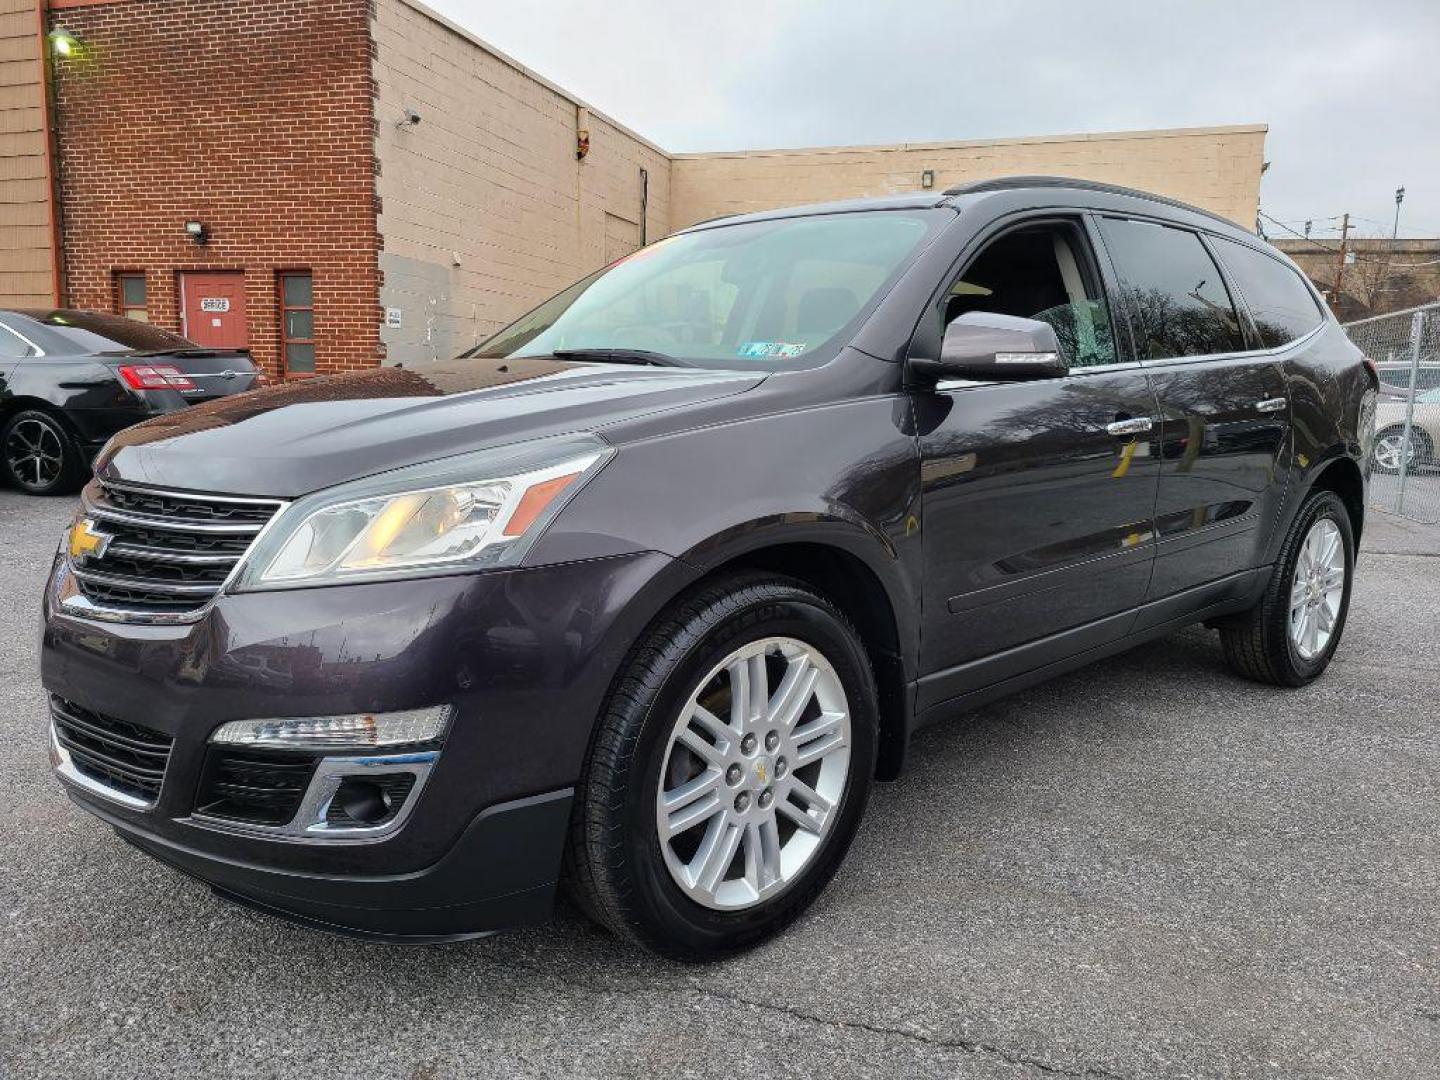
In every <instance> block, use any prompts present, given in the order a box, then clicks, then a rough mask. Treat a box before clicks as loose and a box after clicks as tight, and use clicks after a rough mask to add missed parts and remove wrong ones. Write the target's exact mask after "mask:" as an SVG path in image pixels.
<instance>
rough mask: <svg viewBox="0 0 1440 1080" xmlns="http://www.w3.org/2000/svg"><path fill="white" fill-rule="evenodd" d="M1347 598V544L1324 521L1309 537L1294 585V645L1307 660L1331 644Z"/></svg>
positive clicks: (1292, 594)
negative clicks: (1342, 605) (1341, 608)
mask: <svg viewBox="0 0 1440 1080" xmlns="http://www.w3.org/2000/svg"><path fill="white" fill-rule="evenodd" d="M1344 598H1345V541H1344V539H1343V538H1342V537H1341V535H1340V528H1339V526H1337V525H1336V524H1335V522H1333V521H1331V520H1330V519H1329V518H1324V517H1322V518H1320V519H1319V520H1317V521H1316V522H1315V524H1314V525H1312V526H1311V527H1310V531H1309V532H1308V533H1307V534H1306V535H1305V543H1304V544H1302V545H1301V547H1300V554H1299V556H1298V557H1297V558H1296V560H1295V576H1294V579H1293V580H1292V581H1291V585H1290V641H1291V643H1292V644H1293V645H1294V646H1295V651H1296V652H1297V653H1299V654H1300V657H1301V659H1303V660H1314V659H1315V658H1316V657H1317V656H1320V655H1321V654H1322V653H1323V652H1324V651H1325V647H1326V646H1327V645H1329V644H1330V638H1331V636H1332V635H1333V634H1334V632H1335V623H1336V620H1337V619H1338V618H1339V615H1340V605H1341V603H1342V602H1343V600H1344Z"/></svg>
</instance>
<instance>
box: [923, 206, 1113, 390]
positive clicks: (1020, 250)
mask: <svg viewBox="0 0 1440 1080" xmlns="http://www.w3.org/2000/svg"><path fill="white" fill-rule="evenodd" d="M967 311H988V312H993V313H995V314H998V315H1015V316H1017V317H1019V318H1022V319H1038V320H1040V321H1041V322H1046V323H1049V324H1050V325H1051V326H1052V327H1054V328H1055V337H1056V339H1057V340H1058V341H1059V342H1060V352H1061V353H1062V354H1063V355H1064V357H1065V361H1066V363H1068V364H1069V365H1070V366H1071V367H1093V366H1095V365H1097V364H1113V363H1115V359H1116V357H1115V338H1114V335H1113V334H1112V332H1111V328H1110V310H1109V308H1108V307H1107V306H1106V304H1105V294H1104V290H1103V289H1102V288H1101V287H1100V282H1099V277H1098V275H1097V274H1096V272H1095V269H1094V262H1093V260H1092V259H1091V258H1090V249H1089V247H1088V245H1086V244H1085V242H1084V240H1082V239H1081V236H1080V233H1079V231H1078V230H1077V229H1075V228H1073V227H1072V226H1069V225H1053V224H1047V225H1034V226H1028V227H1026V228H1021V229H1017V230H1015V231H1014V232H1010V233H1006V234H1005V235H1004V236H1002V237H1000V238H999V239H998V240H995V241H992V242H991V243H990V245H989V246H988V247H986V248H985V250H984V251H982V252H981V253H980V255H979V256H978V257H977V258H976V259H975V261H974V262H973V263H971V264H970V265H969V266H967V267H966V268H965V270H964V271H963V272H962V273H961V275H960V278H959V280H957V281H956V282H955V283H954V284H953V285H951V286H950V291H949V293H948V294H947V296H946V298H945V314H944V320H945V325H946V326H948V325H950V323H951V322H953V321H954V320H955V319H958V318H959V317H960V316H961V315H963V314H965V313H966V312H967Z"/></svg>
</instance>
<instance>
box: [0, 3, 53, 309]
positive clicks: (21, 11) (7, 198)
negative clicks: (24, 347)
mask: <svg viewBox="0 0 1440 1080" xmlns="http://www.w3.org/2000/svg"><path fill="white" fill-rule="evenodd" d="M39 28H40V23H39V14H38V12H37V10H36V6H35V0H0V307H44V306H46V305H48V304H52V303H54V302H55V297H54V281H55V277H54V269H55V268H54V256H53V249H52V247H51V238H52V236H53V233H52V231H51V222H50V214H51V205H50V197H49V180H48V178H47V175H48V174H47V169H46V159H47V149H46V135H45V122H44V109H43V103H44V74H43V70H42V66H41V59H40V42H39Z"/></svg>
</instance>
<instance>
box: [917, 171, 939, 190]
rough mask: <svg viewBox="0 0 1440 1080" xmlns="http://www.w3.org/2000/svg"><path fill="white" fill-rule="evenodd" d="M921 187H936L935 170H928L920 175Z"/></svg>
mask: <svg viewBox="0 0 1440 1080" xmlns="http://www.w3.org/2000/svg"><path fill="white" fill-rule="evenodd" d="M920 186H921V187H922V188H932V187H934V186H935V170H934V169H926V170H925V171H924V172H922V173H921V174H920Z"/></svg>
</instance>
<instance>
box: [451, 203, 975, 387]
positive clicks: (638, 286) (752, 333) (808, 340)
mask: <svg viewBox="0 0 1440 1080" xmlns="http://www.w3.org/2000/svg"><path fill="white" fill-rule="evenodd" d="M949 220H951V217H950V213H949V212H948V211H942V212H934V211H915V212H903V211H895V210H888V211H865V212H858V213H848V214H816V215H809V216H805V217H796V218H782V219H777V220H773V221H749V222H738V223H736V224H734V225H725V226H720V227H718V228H711V229H702V230H700V231H698V232H691V233H680V234H678V235H676V236H671V237H668V238H667V239H664V240H661V241H659V242H658V243H655V244H651V245H650V246H649V247H646V248H641V249H640V250H639V251H637V252H635V253H634V254H633V255H630V256H627V257H626V258H623V259H621V260H620V261H618V262H615V263H612V264H611V265H610V266H607V267H606V268H605V269H604V270H602V271H600V272H599V273H598V274H595V275H592V276H591V277H589V278H586V279H585V280H584V281H582V282H580V283H579V284H577V285H574V286H572V287H571V288H569V289H567V290H565V292H563V293H561V294H560V295H559V296H556V297H555V298H553V299H551V300H549V301H547V302H546V303H545V304H542V305H541V306H540V307H538V308H536V309H535V310H534V311H532V312H531V313H530V314H529V315H526V316H525V317H524V318H522V319H520V320H519V321H518V322H516V323H513V324H512V325H511V326H509V327H507V328H506V329H504V330H501V331H500V332H499V333H497V334H496V335H495V336H493V337H492V338H490V339H489V340H488V341H486V342H485V343H484V344H482V345H481V346H480V347H479V348H477V349H475V350H472V351H471V352H470V353H467V354H466V355H469V356H488V357H502V356H545V355H548V354H550V353H551V352H554V351H555V350H557V349H560V350H564V349H619V350H624V349H642V350H646V351H650V352H657V353H664V354H666V355H669V356H672V357H677V358H679V359H681V360H682V361H685V362H688V363H691V364H695V365H697V366H701V367H731V368H735V367H740V368H751V367H758V368H768V369H775V368H784V367H797V366H804V365H805V364H807V363H813V362H816V360H813V359H811V358H810V354H813V353H816V352H817V351H818V350H820V349H822V348H823V347H825V346H827V345H830V344H831V343H832V340H833V339H835V338H836V337H837V335H838V334H839V333H840V331H841V330H842V329H843V328H844V327H845V326H847V325H848V324H849V323H850V322H851V321H852V320H853V319H854V318H855V317H856V316H857V315H858V314H860V312H861V311H862V310H863V309H864V307H865V306H866V305H867V304H868V303H869V302H870V301H871V300H872V299H873V298H874V297H875V296H876V294H878V293H880V292H881V291H882V290H883V289H884V287H885V285H886V283H887V282H889V281H893V280H894V279H895V277H896V276H897V275H898V274H899V273H900V271H901V270H902V269H903V268H904V267H905V265H906V264H907V263H908V261H909V260H910V259H911V257H912V256H913V255H914V253H915V252H916V251H917V250H918V249H919V247H920V245H921V244H923V243H924V241H925V240H926V238H927V237H929V236H931V235H933V233H934V232H935V230H937V229H938V228H939V227H940V226H942V225H943V224H946V223H948V221H949Z"/></svg>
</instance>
